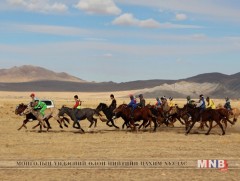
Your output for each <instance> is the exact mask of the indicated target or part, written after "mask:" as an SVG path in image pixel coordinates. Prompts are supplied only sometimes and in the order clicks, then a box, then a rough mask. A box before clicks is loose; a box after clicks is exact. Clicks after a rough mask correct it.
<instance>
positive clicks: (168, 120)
mask: <svg viewBox="0 0 240 181" xmlns="http://www.w3.org/2000/svg"><path fill="white" fill-rule="evenodd" d="M239 112H240V111H239V110H238V109H237V108H234V109H233V110H232V111H228V110H226V109H225V108H217V109H206V110H204V111H203V112H200V111H199V109H198V108H196V107H194V106H193V105H190V104H186V105H184V107H183V108H180V107H178V106H177V105H176V106H175V107H173V108H171V109H169V110H168V111H165V110H164V109H163V108H162V107H156V106H153V105H147V106H145V107H143V108H140V107H139V108H136V109H135V110H134V112H133V115H132V113H131V108H129V107H128V106H127V104H122V105H120V106H118V107H117V108H116V109H115V110H113V111H111V110H110V109H109V108H108V106H107V105H106V104H104V103H100V104H99V105H98V106H97V108H96V109H92V108H83V109H80V110H78V112H77V114H76V113H75V110H74V109H72V108H68V107H65V106H62V108H61V109H57V108H51V112H50V113H49V114H48V115H46V116H45V117H44V118H43V117H42V116H41V114H40V113H39V111H36V110H34V109H33V107H31V105H26V104H23V103H22V104H19V105H18V106H17V107H16V109H15V114H17V115H24V116H25V119H24V121H23V124H22V126H21V127H20V128H19V129H18V130H20V129H22V127H25V128H27V127H26V124H27V123H28V122H29V121H31V120H38V121H39V122H38V124H37V125H36V126H34V127H33V129H34V128H36V127H38V126H40V131H39V132H42V128H46V129H47V131H48V130H49V129H52V128H51V126H50V123H49V119H55V120H56V121H57V122H58V123H59V126H60V128H63V125H64V126H65V127H68V124H69V123H70V120H72V121H73V127H74V128H76V129H79V131H80V133H84V132H85V131H84V130H83V128H82V127H81V125H80V120H84V119H87V120H88V121H89V122H90V125H89V128H91V127H92V126H93V125H94V127H97V120H98V119H97V118H99V119H100V120H101V121H102V122H106V125H107V126H109V127H115V128H117V129H119V127H118V126H116V125H115V123H114V120H115V119H118V118H122V119H123V121H124V123H123V125H122V129H124V128H125V126H126V127H127V128H129V129H131V130H132V131H137V130H140V129H141V128H142V127H143V129H146V128H148V127H150V130H152V123H153V125H154V127H153V132H155V131H157V128H158V127H160V126H162V125H165V126H167V127H174V123H175V122H176V121H179V122H180V123H181V124H182V125H185V131H186V132H185V133H186V135H187V134H189V133H190V131H191V129H192V128H193V126H194V125H195V123H196V122H199V123H200V127H199V129H204V127H205V126H206V127H208V128H209V129H208V131H207V133H206V135H209V133H210V131H211V129H212V128H214V127H216V126H217V125H218V126H219V127H220V128H221V130H222V135H224V134H225V131H226V128H227V122H229V123H230V124H231V125H234V124H235V123H236V121H237V118H238V116H239ZM101 113H103V114H104V115H105V117H106V118H104V117H103V115H102V114H101ZM66 115H67V116H66ZM69 118H70V119H69ZM141 121H142V123H141V125H139V123H140V122H141ZM213 122H215V123H216V125H214V126H213ZM45 123H46V125H45Z"/></svg>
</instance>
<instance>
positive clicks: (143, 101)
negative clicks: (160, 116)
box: [137, 94, 146, 108]
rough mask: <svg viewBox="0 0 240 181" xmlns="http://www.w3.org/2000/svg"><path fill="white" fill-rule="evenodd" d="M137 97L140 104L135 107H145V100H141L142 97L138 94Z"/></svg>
mask: <svg viewBox="0 0 240 181" xmlns="http://www.w3.org/2000/svg"><path fill="white" fill-rule="evenodd" d="M138 97H139V99H140V103H138V104H137V106H139V107H141V108H143V107H145V104H146V101H145V99H144V98H143V95H142V94H139V96H138Z"/></svg>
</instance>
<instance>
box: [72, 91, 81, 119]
mask: <svg viewBox="0 0 240 181" xmlns="http://www.w3.org/2000/svg"><path fill="white" fill-rule="evenodd" d="M74 100H75V105H74V106H73V109H74V113H75V116H76V115H77V113H78V110H80V109H81V105H82V102H81V101H80V100H79V99H78V95H75V96H74Z"/></svg>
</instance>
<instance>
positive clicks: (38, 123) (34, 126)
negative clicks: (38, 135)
mask: <svg viewBox="0 0 240 181" xmlns="http://www.w3.org/2000/svg"><path fill="white" fill-rule="evenodd" d="M39 125H40V123H38V124H37V125H35V126H33V127H32V129H35V128H36V127H38V126H39Z"/></svg>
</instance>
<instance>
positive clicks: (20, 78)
mask: <svg viewBox="0 0 240 181" xmlns="http://www.w3.org/2000/svg"><path fill="white" fill-rule="evenodd" d="M43 80H56V81H70V82H85V81H83V80H82V79H79V78H77V77H74V76H71V75H69V74H67V73H65V72H61V73H56V72H54V71H51V70H47V69H45V68H42V67H37V66H32V65H23V66H20V67H16V66H15V67H12V68H10V69H0V82H6V83H9V82H31V81H43Z"/></svg>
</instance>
